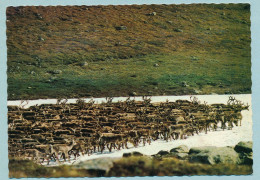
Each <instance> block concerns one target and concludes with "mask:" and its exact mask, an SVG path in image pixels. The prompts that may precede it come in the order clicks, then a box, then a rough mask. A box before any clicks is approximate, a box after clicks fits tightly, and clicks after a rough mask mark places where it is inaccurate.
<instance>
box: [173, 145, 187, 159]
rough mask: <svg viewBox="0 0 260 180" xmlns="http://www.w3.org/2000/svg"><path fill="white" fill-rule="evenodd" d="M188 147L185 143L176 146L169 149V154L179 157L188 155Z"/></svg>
mask: <svg viewBox="0 0 260 180" xmlns="http://www.w3.org/2000/svg"><path fill="white" fill-rule="evenodd" d="M188 153H189V148H188V147H187V146H185V145H181V146H178V147H176V148H173V149H171V150H170V155H171V156H174V157H176V158H179V159H185V158H186V157H188Z"/></svg>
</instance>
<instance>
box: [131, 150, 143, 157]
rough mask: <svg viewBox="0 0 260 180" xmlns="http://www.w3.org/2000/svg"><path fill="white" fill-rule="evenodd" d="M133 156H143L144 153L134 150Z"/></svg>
mask: <svg viewBox="0 0 260 180" xmlns="http://www.w3.org/2000/svg"><path fill="white" fill-rule="evenodd" d="M132 156H143V154H142V153H140V152H137V151H134V152H132Z"/></svg>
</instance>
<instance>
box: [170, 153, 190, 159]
mask: <svg viewBox="0 0 260 180" xmlns="http://www.w3.org/2000/svg"><path fill="white" fill-rule="evenodd" d="M173 154H174V155H175V157H177V158H178V159H186V157H188V153H173Z"/></svg>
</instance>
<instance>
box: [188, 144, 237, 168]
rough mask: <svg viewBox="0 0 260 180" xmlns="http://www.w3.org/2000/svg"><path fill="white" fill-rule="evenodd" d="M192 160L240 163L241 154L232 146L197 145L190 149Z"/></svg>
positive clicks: (212, 162) (207, 162)
mask: <svg viewBox="0 0 260 180" xmlns="http://www.w3.org/2000/svg"><path fill="white" fill-rule="evenodd" d="M189 160H190V162H199V163H205V164H211V165H213V164H218V163H229V164H239V163H240V162H241V161H240V158H239V154H238V153H237V152H236V151H235V150H234V149H233V148H231V147H215V146H206V147H197V148H191V149H190V151H189Z"/></svg>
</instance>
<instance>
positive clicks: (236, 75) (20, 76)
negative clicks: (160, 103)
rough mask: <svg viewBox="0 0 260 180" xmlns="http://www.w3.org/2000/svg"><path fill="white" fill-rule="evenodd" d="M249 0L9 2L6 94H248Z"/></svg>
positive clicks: (16, 96)
mask: <svg viewBox="0 0 260 180" xmlns="http://www.w3.org/2000/svg"><path fill="white" fill-rule="evenodd" d="M250 43H251V39H250V7H249V5H248V4H219V5H216V4H191V5H128V6H49V7H41V6H39V7H32V6H31V7H30V6H27V7H9V8H7V47H8V62H7V63H8V70H7V71H8V72H7V73H8V99H37V98H57V97H88V96H94V97H103V96H128V95H183V94H210V93H218V94H225V93H226V94H232V93H251V71H250V68H251V61H250V59H251V54H250Z"/></svg>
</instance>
